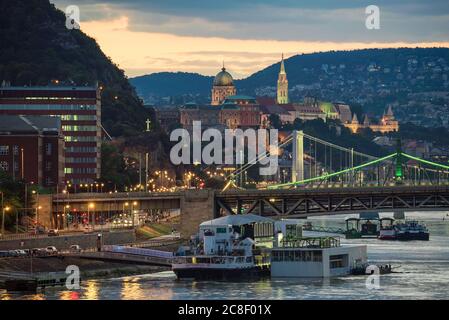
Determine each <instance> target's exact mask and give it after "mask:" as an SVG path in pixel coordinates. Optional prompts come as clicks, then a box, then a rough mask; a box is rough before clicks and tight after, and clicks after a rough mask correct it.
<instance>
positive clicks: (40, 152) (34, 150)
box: [0, 115, 64, 188]
mask: <svg viewBox="0 0 449 320" xmlns="http://www.w3.org/2000/svg"><path fill="white" fill-rule="evenodd" d="M0 170H3V171H5V172H7V173H8V174H9V175H11V176H12V177H13V179H14V180H22V179H23V180H25V181H26V182H28V183H31V184H39V185H41V186H44V187H50V188H52V187H56V186H57V185H62V184H63V182H64V139H63V135H62V133H61V120H60V119H59V118H57V117H49V116H14V115H0Z"/></svg>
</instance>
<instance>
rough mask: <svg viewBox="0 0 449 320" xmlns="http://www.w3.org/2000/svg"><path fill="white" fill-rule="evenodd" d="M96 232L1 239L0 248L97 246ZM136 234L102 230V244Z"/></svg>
mask: <svg viewBox="0 0 449 320" xmlns="http://www.w3.org/2000/svg"><path fill="white" fill-rule="evenodd" d="M97 235H98V232H95V233H90V234H78V235H60V236H57V237H39V238H32V239H18V240H1V241H0V250H11V249H32V248H45V247H48V246H55V247H56V248H57V249H68V248H69V247H70V246H71V245H72V244H77V245H79V246H81V248H83V249H86V248H95V247H96V246H97ZM135 240H136V234H135V232H134V230H126V231H114V232H103V244H104V245H108V244H111V245H112V244H126V243H130V242H134V241H135Z"/></svg>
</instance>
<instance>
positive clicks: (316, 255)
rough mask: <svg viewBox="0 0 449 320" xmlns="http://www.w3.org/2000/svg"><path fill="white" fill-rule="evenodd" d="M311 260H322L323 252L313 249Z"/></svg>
mask: <svg viewBox="0 0 449 320" xmlns="http://www.w3.org/2000/svg"><path fill="white" fill-rule="evenodd" d="M313 261H315V262H321V261H323V253H322V252H321V251H314V252H313Z"/></svg>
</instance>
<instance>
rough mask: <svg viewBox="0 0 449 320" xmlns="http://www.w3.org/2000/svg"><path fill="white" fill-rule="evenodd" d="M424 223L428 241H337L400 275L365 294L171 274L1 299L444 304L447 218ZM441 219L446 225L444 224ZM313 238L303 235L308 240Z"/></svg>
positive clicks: (323, 284)
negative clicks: (364, 250)
mask: <svg viewBox="0 0 449 320" xmlns="http://www.w3.org/2000/svg"><path fill="white" fill-rule="evenodd" d="M407 216H408V218H416V219H418V220H420V221H424V222H425V223H426V224H427V226H428V228H429V230H430V232H431V236H430V241H427V242H426V241H410V242H395V241H380V240H376V239H351V240H346V239H342V243H352V244H367V245H368V257H369V260H370V261H371V262H374V263H391V264H392V265H393V267H396V268H397V269H395V270H397V271H400V272H401V273H394V274H389V275H382V276H381V279H380V286H381V287H380V289H379V290H368V289H367V288H366V286H365V279H366V278H365V277H360V276H348V277H339V278H331V279H271V280H270V279H267V280H260V281H255V282H214V281H204V282H195V281H178V280H176V277H175V276H174V274H173V273H172V272H170V271H167V272H161V273H157V274H148V275H140V276H128V277H121V278H114V279H101V280H87V281H84V282H83V283H82V285H81V289H80V290H76V291H68V290H63V289H61V288H48V289H46V290H45V292H43V293H39V294H34V295H20V294H9V293H2V292H0V299H52V300H53V299H61V300H78V299H91V300H95V299H114V300H115V299H126V300H132V299H149V300H151V299H164V300H165V299H220V300H223V299H262V300H263V299H281V300H285V299H448V298H449V291H448V290H447V286H448V285H449V217H446V213H442V212H440V213H430V212H428V213H412V214H407ZM443 218H445V220H443ZM311 220H313V224H314V225H323V226H332V227H337V226H338V227H344V217H342V216H334V217H320V218H314V219H311ZM313 234H314V233H308V235H313Z"/></svg>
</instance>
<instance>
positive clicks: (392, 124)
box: [344, 106, 399, 133]
mask: <svg viewBox="0 0 449 320" xmlns="http://www.w3.org/2000/svg"><path fill="white" fill-rule="evenodd" d="M344 126H345V127H347V128H349V129H350V130H351V131H352V132H353V133H357V131H359V130H362V129H365V128H370V129H371V130H372V131H374V132H380V133H386V132H393V131H399V122H398V121H397V120H396V119H395V117H394V114H393V110H392V109H391V106H388V110H387V112H386V113H385V112H384V114H383V116H382V118H381V119H380V121H379V123H371V121H370V119H369V118H368V116H367V115H365V117H364V119H363V122H362V123H360V122H359V120H358V118H357V115H356V114H355V113H354V116H353V118H352V121H351V122H350V123H344Z"/></svg>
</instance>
